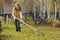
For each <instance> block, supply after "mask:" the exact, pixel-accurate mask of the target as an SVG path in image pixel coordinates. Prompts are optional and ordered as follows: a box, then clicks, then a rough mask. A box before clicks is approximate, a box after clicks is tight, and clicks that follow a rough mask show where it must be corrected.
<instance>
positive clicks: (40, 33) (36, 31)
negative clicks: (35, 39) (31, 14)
mask: <svg viewBox="0 0 60 40" xmlns="http://www.w3.org/2000/svg"><path fill="white" fill-rule="evenodd" d="M16 19H18V18H16ZM18 20H19V21H20V22H22V23H23V24H25V25H27V26H28V27H29V28H30V29H32V30H34V32H35V33H36V35H38V36H39V35H42V34H43V33H42V32H40V31H39V30H37V29H35V28H33V27H32V26H30V25H29V24H27V23H25V22H24V21H23V20H20V19H18Z"/></svg>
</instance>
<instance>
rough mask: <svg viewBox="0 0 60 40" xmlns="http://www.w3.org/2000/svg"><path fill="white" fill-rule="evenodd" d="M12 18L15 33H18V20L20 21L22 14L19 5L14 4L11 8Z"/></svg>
mask: <svg viewBox="0 0 60 40" xmlns="http://www.w3.org/2000/svg"><path fill="white" fill-rule="evenodd" d="M12 16H13V17H14V20H15V26H16V31H17V32H20V30H21V27H20V21H19V20H18V19H22V13H21V6H20V4H19V3H16V4H15V6H14V8H13V12H12ZM17 18H18V19H17Z"/></svg>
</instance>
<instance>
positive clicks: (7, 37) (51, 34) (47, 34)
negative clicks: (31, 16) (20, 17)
mask: <svg viewBox="0 0 60 40" xmlns="http://www.w3.org/2000/svg"><path fill="white" fill-rule="evenodd" d="M34 28H36V29H38V30H39V31H41V32H43V33H44V36H43V35H41V36H37V35H36V34H35V32H34V31H33V30H31V29H29V28H28V27H27V26H26V25H24V24H21V32H16V31H15V25H14V24H3V26H2V32H1V34H0V35H1V36H0V37H1V40H60V28H53V27H52V26H49V25H42V24H41V25H40V26H36V25H35V26H34Z"/></svg>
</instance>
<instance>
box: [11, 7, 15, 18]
mask: <svg viewBox="0 0 60 40" xmlns="http://www.w3.org/2000/svg"><path fill="white" fill-rule="evenodd" d="M12 16H13V17H14V19H16V17H15V15H14V8H13V10H12Z"/></svg>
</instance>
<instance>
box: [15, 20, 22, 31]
mask: <svg viewBox="0 0 60 40" xmlns="http://www.w3.org/2000/svg"><path fill="white" fill-rule="evenodd" d="M15 26H16V31H18V32H20V30H21V28H20V21H19V20H17V19H15Z"/></svg>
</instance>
